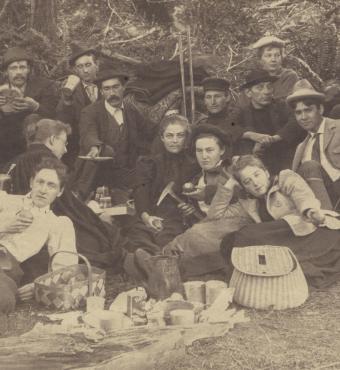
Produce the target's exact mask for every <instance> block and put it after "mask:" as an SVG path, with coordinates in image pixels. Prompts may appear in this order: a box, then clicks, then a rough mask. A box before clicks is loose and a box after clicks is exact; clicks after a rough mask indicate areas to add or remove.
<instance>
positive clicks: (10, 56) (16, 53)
mask: <svg viewBox="0 0 340 370" xmlns="http://www.w3.org/2000/svg"><path fill="white" fill-rule="evenodd" d="M19 60H27V62H28V63H32V62H33V57H32V55H31V54H30V53H29V52H28V51H27V50H25V49H23V48H20V47H13V48H9V49H7V51H6V53H5V54H4V56H3V59H2V69H6V68H7V67H8V66H9V65H10V64H11V63H13V62H17V61H19Z"/></svg>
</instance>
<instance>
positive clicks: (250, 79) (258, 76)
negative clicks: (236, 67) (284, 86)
mask: <svg viewBox="0 0 340 370" xmlns="http://www.w3.org/2000/svg"><path fill="white" fill-rule="evenodd" d="M277 79H278V77H276V76H271V75H270V74H269V72H267V71H265V70H264V69H254V70H252V71H250V72H249V73H248V74H247V75H246V78H245V81H246V82H245V83H244V84H243V85H242V86H241V89H249V88H251V87H253V86H255V85H257V84H259V83H261V82H275V81H276V80H277Z"/></svg>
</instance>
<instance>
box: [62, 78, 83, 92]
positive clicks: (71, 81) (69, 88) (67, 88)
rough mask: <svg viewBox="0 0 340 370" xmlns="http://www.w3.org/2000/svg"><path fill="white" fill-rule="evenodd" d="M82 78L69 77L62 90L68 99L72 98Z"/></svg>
mask: <svg viewBox="0 0 340 370" xmlns="http://www.w3.org/2000/svg"><path fill="white" fill-rule="evenodd" d="M79 82H80V78H79V77H78V76H76V75H69V76H68V78H67V81H66V83H65V85H64V86H63V88H62V92H63V94H64V95H66V96H67V97H71V96H72V94H73V92H74V90H75V88H76V87H77V86H78V84H79Z"/></svg>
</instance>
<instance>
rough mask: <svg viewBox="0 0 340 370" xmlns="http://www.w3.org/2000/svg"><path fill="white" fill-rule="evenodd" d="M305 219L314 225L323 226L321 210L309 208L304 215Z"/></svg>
mask: <svg viewBox="0 0 340 370" xmlns="http://www.w3.org/2000/svg"><path fill="white" fill-rule="evenodd" d="M306 217H307V219H308V220H309V221H310V222H312V223H313V224H315V225H321V224H323V223H324V222H325V219H326V217H325V215H324V213H323V212H322V211H321V210H319V209H315V208H310V209H309V210H308V211H307V213H306Z"/></svg>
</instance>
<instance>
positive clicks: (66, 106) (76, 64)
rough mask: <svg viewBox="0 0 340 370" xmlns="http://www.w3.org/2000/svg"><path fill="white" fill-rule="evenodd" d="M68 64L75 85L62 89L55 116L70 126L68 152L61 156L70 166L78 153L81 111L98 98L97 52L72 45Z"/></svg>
mask: <svg viewBox="0 0 340 370" xmlns="http://www.w3.org/2000/svg"><path fill="white" fill-rule="evenodd" d="M69 65H70V67H71V70H72V73H73V75H72V76H70V77H69V79H72V78H73V80H75V81H76V82H75V83H76V84H77V85H76V87H75V88H74V90H73V91H72V90H71V89H62V95H61V98H60V100H59V103H58V106H57V118H58V119H59V120H60V121H62V122H65V123H68V124H69V125H70V126H71V127H72V134H71V136H70V137H69V139H68V142H69V143H68V152H67V153H66V155H65V156H64V158H63V161H64V162H65V163H67V164H68V165H69V166H71V167H72V166H73V164H74V161H75V159H76V157H77V155H78V154H79V140H80V136H79V128H78V127H79V120H80V114H81V111H82V110H83V109H84V108H85V107H87V106H88V105H90V104H91V103H94V102H95V101H97V100H98V98H99V91H98V87H97V85H96V84H95V83H94V80H95V79H96V77H97V73H98V68H99V64H98V59H97V53H96V51H95V50H94V49H83V48H81V47H79V46H77V45H74V46H73V50H72V54H71V56H70V59H69ZM69 79H68V80H69ZM77 80H78V82H77Z"/></svg>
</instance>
